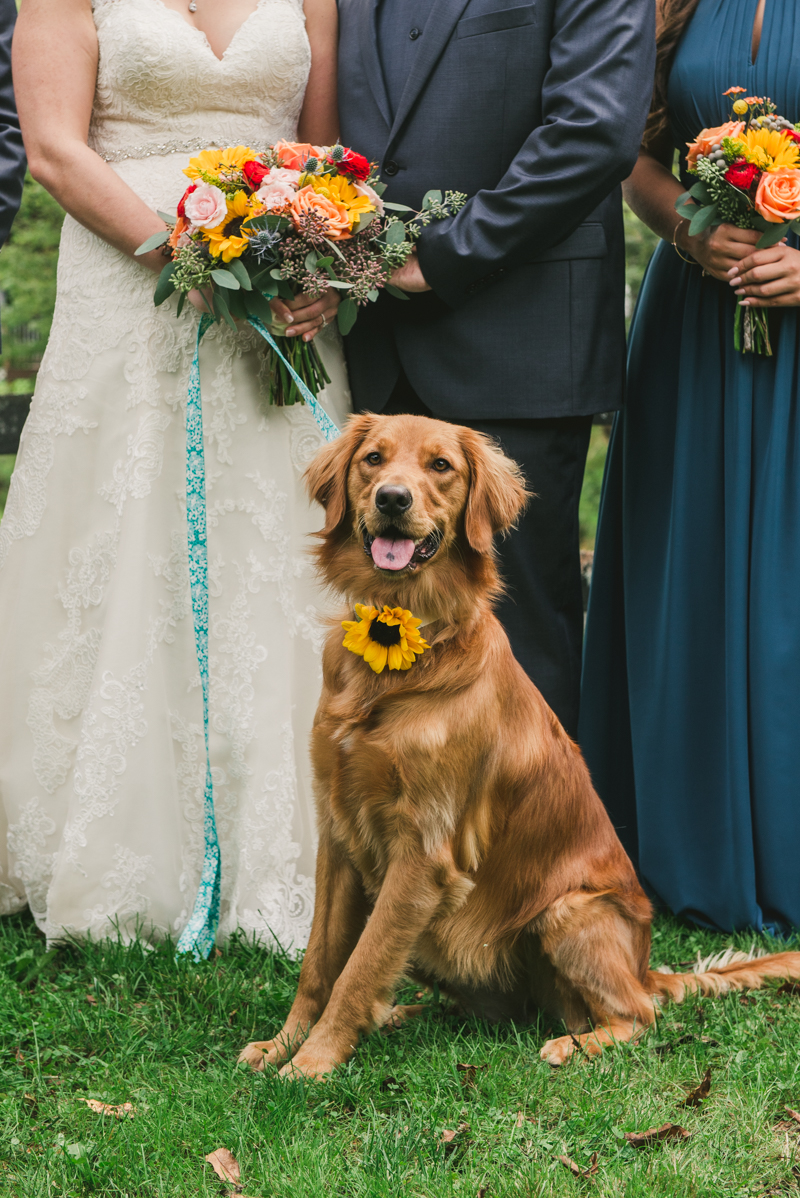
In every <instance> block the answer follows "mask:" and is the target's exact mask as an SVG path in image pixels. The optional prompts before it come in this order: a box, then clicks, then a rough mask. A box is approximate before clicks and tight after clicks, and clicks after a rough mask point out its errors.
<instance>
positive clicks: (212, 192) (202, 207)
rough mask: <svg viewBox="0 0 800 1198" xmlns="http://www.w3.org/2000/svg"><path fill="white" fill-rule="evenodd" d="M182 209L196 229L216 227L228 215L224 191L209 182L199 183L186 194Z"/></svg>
mask: <svg viewBox="0 0 800 1198" xmlns="http://www.w3.org/2000/svg"><path fill="white" fill-rule="evenodd" d="M184 209H185V211H186V216H187V219H188V220H190V221H191V222H192V224H193V225H194V227H195V228H196V229H216V227H217V225H221V224H222V222H223V221H224V220H225V218H226V217H227V215H228V205H227V204H226V202H225V195H224V193H223V192H221V191H220V189H219V188H218V187H213V186H212V185H211V184H210V183H201V184H200V186H199V187H197V188H195V190H194V191H193V192H192V194H191V195H187V197H186V203H185V204H184Z"/></svg>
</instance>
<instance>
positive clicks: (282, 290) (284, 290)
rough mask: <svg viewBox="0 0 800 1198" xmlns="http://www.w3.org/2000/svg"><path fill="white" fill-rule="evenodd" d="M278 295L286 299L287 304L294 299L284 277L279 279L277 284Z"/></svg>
mask: <svg viewBox="0 0 800 1198" xmlns="http://www.w3.org/2000/svg"><path fill="white" fill-rule="evenodd" d="M278 295H279V296H280V297H281V299H282V300H286V302H287V304H288V303H289V302H290V301H291V300H293V299H294V292H293V291H292V288H291V285H290V284H289V283H287V281H286V279H281V281H280V283H279V284H278Z"/></svg>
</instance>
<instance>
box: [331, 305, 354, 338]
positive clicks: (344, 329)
mask: <svg viewBox="0 0 800 1198" xmlns="http://www.w3.org/2000/svg"><path fill="white" fill-rule="evenodd" d="M357 316H358V308H357V307H356V305H355V304H354V303H353V301H352V300H351V299H350V298H349V296H348V298H347V299H344V300H342V302H341V303H340V304H339V312H338V314H337V318H336V319H337V320H338V323H339V332H340V333H341V334H342V336H343V337H346V336H347V334H348V333H349V332H350V330H351V329H352V327H353V325H354V324H355V323H356V317H357Z"/></svg>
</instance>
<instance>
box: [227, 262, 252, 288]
mask: <svg viewBox="0 0 800 1198" xmlns="http://www.w3.org/2000/svg"><path fill="white" fill-rule="evenodd" d="M228 270H229V271H230V272H231V274H232V275H234V276H235V278H236V279H237V281H238V283H239V286H240V287H242V288H244V290H245V291H252V290H253V284H252V283H251V282H250V276H249V274H248V273H247V267H246V266H245V264H244V262H242V261H241V260H240V259H239V258H231V260H230V262H229V263H228Z"/></svg>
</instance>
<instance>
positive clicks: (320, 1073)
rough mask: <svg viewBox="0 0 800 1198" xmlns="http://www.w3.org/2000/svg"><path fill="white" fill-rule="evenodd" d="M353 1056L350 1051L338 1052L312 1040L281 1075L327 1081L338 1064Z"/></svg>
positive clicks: (284, 1067) (289, 1062)
mask: <svg viewBox="0 0 800 1198" xmlns="http://www.w3.org/2000/svg"><path fill="white" fill-rule="evenodd" d="M351 1056H352V1050H351V1051H350V1052H336V1051H335V1050H334V1049H331V1048H330V1046H328V1045H325V1044H319V1045H315V1044H312V1043H311V1042H310V1041H309V1042H308V1043H306V1044H304V1045H303V1047H302V1048H301V1049H300V1050H299V1052H297V1053H295V1055H294V1057H293V1058H292V1060H291V1061H287V1062H286V1064H285V1065H284V1066H283V1068H282V1069H281V1072H280V1076H281V1077H285V1078H288V1079H289V1080H290V1081H291V1080H292V1078H294V1079H295V1080H299V1079H300V1078H303V1077H306V1078H309V1079H310V1080H312V1081H313V1080H315V1081H327V1078H328V1075H329V1074H330V1073H333V1070H334V1069H335V1068H336V1067H337V1065H344V1064H345V1062H346V1061H348V1060H349V1058H350V1057H351Z"/></svg>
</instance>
